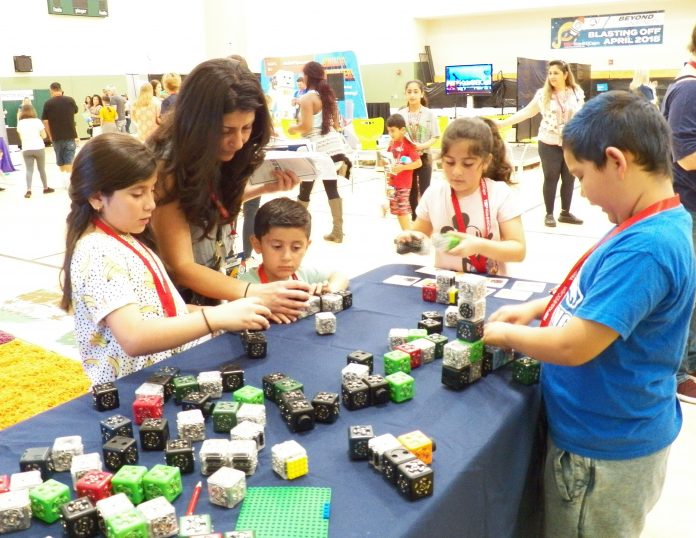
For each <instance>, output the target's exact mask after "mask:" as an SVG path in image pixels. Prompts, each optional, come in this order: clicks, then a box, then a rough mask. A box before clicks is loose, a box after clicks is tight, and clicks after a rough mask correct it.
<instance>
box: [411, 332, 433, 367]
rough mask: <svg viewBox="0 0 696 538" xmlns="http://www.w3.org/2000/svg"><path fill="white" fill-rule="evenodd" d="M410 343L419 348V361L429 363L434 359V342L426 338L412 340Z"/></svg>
mask: <svg viewBox="0 0 696 538" xmlns="http://www.w3.org/2000/svg"><path fill="white" fill-rule="evenodd" d="M411 344H412V345H414V346H416V347H417V348H418V349H420V350H421V361H422V363H423V364H428V363H431V362H433V361H434V360H435V343H434V342H431V341H430V340H428V339H427V338H419V339H418V340H413V341H412V342H411Z"/></svg>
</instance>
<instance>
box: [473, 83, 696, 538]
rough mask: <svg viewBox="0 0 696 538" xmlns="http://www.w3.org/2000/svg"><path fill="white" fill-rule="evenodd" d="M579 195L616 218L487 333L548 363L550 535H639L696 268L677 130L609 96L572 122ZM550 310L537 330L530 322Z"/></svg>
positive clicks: (670, 406)
mask: <svg viewBox="0 0 696 538" xmlns="http://www.w3.org/2000/svg"><path fill="white" fill-rule="evenodd" d="M563 152H564V156H565V159H566V162H567V163H568V168H569V169H570V171H571V173H572V174H573V175H574V176H576V177H577V178H578V179H579V180H580V182H581V185H582V192H583V195H584V196H585V197H587V199H588V200H589V201H590V202H591V203H592V204H596V205H598V206H600V207H601V208H602V210H603V211H604V212H605V213H606V214H607V216H608V217H609V220H610V221H611V222H613V223H615V224H616V225H617V226H616V227H615V228H614V229H613V230H612V231H611V232H609V233H608V234H607V235H605V236H604V238H602V240H600V242H599V243H598V244H597V245H595V246H594V247H593V248H592V249H591V250H590V251H589V252H588V253H586V254H585V255H584V256H583V257H582V258H580V260H579V261H578V262H577V263H576V264H575V266H574V267H573V269H572V270H571V272H570V273H569V274H568V276H567V277H566V279H565V281H564V282H563V284H562V285H561V286H559V288H558V291H556V293H555V294H554V295H553V297H551V298H545V299H539V300H537V301H532V302H529V303H525V304H520V305H514V306H506V307H503V308H501V309H500V310H498V311H497V312H495V313H493V314H492V315H491V316H490V318H489V322H488V324H487V325H486V327H485V330H484V340H485V341H486V343H487V344H493V345H496V346H502V347H506V348H514V349H515V350H516V351H519V352H521V353H524V354H527V355H529V356H531V357H534V358H536V359H538V360H540V361H543V362H544V364H543V366H542V370H541V388H542V394H543V401H544V404H545V407H546V416H547V417H548V426H549V433H548V447H547V454H546V467H545V469H544V488H543V489H544V492H545V499H544V504H545V510H544V513H545V536H640V534H641V530H642V528H643V524H644V521H645V516H646V515H647V513H648V512H649V511H650V510H651V509H652V507H653V506H654V505H655V503H656V502H657V499H658V498H659V497H660V492H661V491H662V486H663V483H664V479H665V472H666V467H667V456H668V453H669V447H670V445H671V444H672V442H673V441H674V440H675V438H676V437H677V434H678V433H679V429H680V427H681V423H682V415H681V409H680V407H679V403H678V402H677V398H676V385H677V384H676V373H677V369H678V368H679V363H680V361H681V357H682V353H683V352H684V347H685V345H686V339H687V333H688V327H689V319H690V316H691V310H692V306H693V302H694V288H695V282H696V268H695V265H694V251H693V245H692V239H691V218H690V217H689V214H688V212H687V211H686V210H685V209H684V207H683V206H682V205H681V203H680V202H679V197H678V196H676V195H675V194H674V190H673V188H672V177H671V176H672V174H671V148H670V131H669V127H668V125H667V123H666V121H665V120H664V119H663V118H662V116H661V115H660V113H659V111H658V110H657V107H655V106H654V105H653V104H652V103H650V102H649V101H647V100H646V99H645V98H644V97H642V96H640V95H635V94H631V93H628V92H619V91H613V92H607V93H603V94H601V95H599V96H597V97H595V98H593V99H592V100H590V101H588V102H587V104H586V105H585V106H584V107H583V108H582V109H581V110H580V111H579V112H578V113H577V114H576V115H575V116H574V117H573V119H571V120H570V122H569V123H568V124H567V125H566V127H565V129H564V130H563ZM535 319H540V320H541V327H527V326H526V325H527V324H528V323H530V322H531V321H532V320H535Z"/></svg>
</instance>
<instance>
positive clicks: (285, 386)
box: [273, 377, 304, 402]
mask: <svg viewBox="0 0 696 538" xmlns="http://www.w3.org/2000/svg"><path fill="white" fill-rule="evenodd" d="M293 390H299V391H304V385H303V384H302V383H300V382H299V381H297V380H296V379H293V378H291V377H286V378H285V379H280V380H279V381H276V382H275V383H273V400H274V401H276V402H279V401H280V396H281V395H282V394H284V393H286V392H292V391H293Z"/></svg>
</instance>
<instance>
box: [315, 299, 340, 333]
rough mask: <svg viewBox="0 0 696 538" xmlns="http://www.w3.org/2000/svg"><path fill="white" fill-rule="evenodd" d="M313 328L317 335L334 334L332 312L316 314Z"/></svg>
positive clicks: (334, 321) (334, 324) (334, 320)
mask: <svg viewBox="0 0 696 538" xmlns="http://www.w3.org/2000/svg"><path fill="white" fill-rule="evenodd" d="M339 297H340V295H339ZM314 328H315V329H316V331H317V334H334V333H335V332H336V316H335V315H334V314H333V312H317V314H316V316H314Z"/></svg>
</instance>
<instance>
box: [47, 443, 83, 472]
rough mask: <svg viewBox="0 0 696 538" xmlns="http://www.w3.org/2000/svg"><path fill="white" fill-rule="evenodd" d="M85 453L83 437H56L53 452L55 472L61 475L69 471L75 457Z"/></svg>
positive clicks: (52, 458)
mask: <svg viewBox="0 0 696 538" xmlns="http://www.w3.org/2000/svg"><path fill="white" fill-rule="evenodd" d="M83 453H84V446H83V445H82V437H80V436H79V435H69V436H66V437H56V438H55V440H54V441H53V448H52V450H51V461H52V462H53V470H54V471H56V472H59V473H60V472H63V471H69V470H70V465H71V464H72V458H73V456H76V455H78V454H83Z"/></svg>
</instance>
